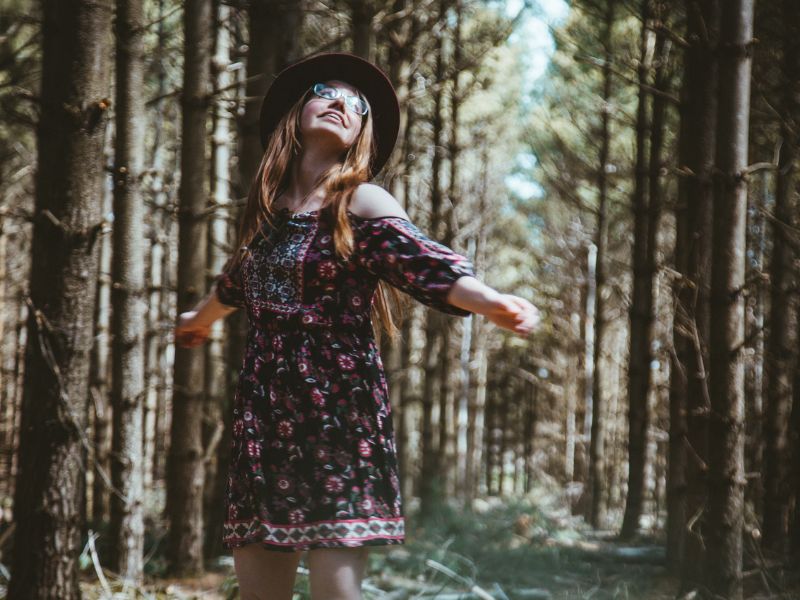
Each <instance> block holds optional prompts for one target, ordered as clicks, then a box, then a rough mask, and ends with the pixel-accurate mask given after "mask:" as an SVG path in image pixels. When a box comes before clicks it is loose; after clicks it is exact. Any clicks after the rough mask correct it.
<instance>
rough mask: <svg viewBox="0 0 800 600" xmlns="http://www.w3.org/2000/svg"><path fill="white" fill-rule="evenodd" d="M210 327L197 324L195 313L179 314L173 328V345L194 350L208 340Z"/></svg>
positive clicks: (192, 311) (193, 311)
mask: <svg viewBox="0 0 800 600" xmlns="http://www.w3.org/2000/svg"><path fill="white" fill-rule="evenodd" d="M210 334H211V326H210V325H205V324H202V323H200V322H198V319H197V311H196V310H190V311H187V312H185V313H181V315H180V316H179V317H178V324H177V325H176V326H175V343H176V344H178V345H179V346H181V347H182V348H194V347H195V346H199V345H200V344H202V343H203V342H205V341H206V340H207V339H208V336H209V335H210Z"/></svg>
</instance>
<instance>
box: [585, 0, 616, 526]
mask: <svg viewBox="0 0 800 600" xmlns="http://www.w3.org/2000/svg"><path fill="white" fill-rule="evenodd" d="M613 27H614V2H613V1H612V0H608V2H607V3H606V10H605V19H604V22H603V51H604V63H603V107H604V109H603V111H602V115H601V125H600V128H601V134H600V164H599V170H598V172H597V190H598V203H597V230H596V232H595V240H594V249H593V250H590V257H591V260H592V261H593V263H594V278H593V281H592V282H591V284H592V293H591V294H589V296H590V297H591V298H592V300H593V301H594V306H593V307H591V308H592V314H593V342H592V355H591V365H592V367H591V396H589V395H588V394H587V400H588V402H587V406H586V414H587V416H588V415H591V424H590V426H589V427H588V430H589V431H590V432H591V438H590V441H589V481H588V488H589V490H590V491H589V493H590V495H591V509H590V510H591V514H590V516H589V522H590V523H591V524H592V527H595V528H602V527H605V523H606V518H607V516H606V515H607V511H608V505H607V503H606V476H605V472H604V471H605V468H606V465H605V437H606V423H605V422H604V419H605V415H604V406H603V388H602V379H601V377H600V375H601V371H600V356H601V353H602V350H603V345H604V344H605V331H606V328H605V317H604V311H605V301H604V298H603V288H604V287H605V277H606V276H605V273H606V269H605V255H606V242H607V237H608V219H607V215H606V210H607V208H606V207H607V205H608V183H609V182H608V179H609V174H608V160H609V153H610V150H611V133H610V131H609V128H610V125H611V106H610V102H611V84H612V79H611V61H612V58H613V53H612V46H611V40H612V37H611V36H612V29H613ZM588 312H589V311H588V310H587V317H588ZM588 363H589V356H588V353H587V364H588ZM587 388H588V384H587Z"/></svg>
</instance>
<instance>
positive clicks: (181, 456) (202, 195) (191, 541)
mask: <svg viewBox="0 0 800 600" xmlns="http://www.w3.org/2000/svg"><path fill="white" fill-rule="evenodd" d="M210 34H211V0H188V1H187V2H186V5H185V13H184V37H185V43H184V44H185V45H184V79H183V94H182V97H181V106H182V108H183V118H182V127H181V128H182V132H181V135H182V138H181V139H182V146H181V183H180V190H179V202H180V209H179V217H178V223H179V227H180V229H179V238H178V306H177V308H178V312H179V313H180V312H184V311H187V310H191V309H192V307H194V306H195V305H196V304H197V302H198V301H199V300H200V299H201V298H202V296H203V293H204V290H205V288H206V217H205V215H206V208H207V198H208V175H207V173H208V163H207V161H206V152H205V149H206V143H207V139H206V121H207V117H208V106H209V92H210V69H209V61H210V58H211V39H210ZM203 358H204V349H203V348H202V347H200V348H183V347H177V348H176V349H175V382H174V386H175V387H174V389H175V391H174V395H173V400H172V426H171V429H170V442H171V443H170V449H169V466H168V478H167V514H168V516H169V521H170V530H169V541H168V546H167V556H168V561H169V570H170V572H171V573H172V574H174V575H193V574H197V573H202V572H203V483H204V464H203V447H202V437H201V436H202V419H203V401H204V390H203V382H204V377H203V373H204V370H205V362H204V360H203Z"/></svg>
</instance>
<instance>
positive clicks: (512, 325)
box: [483, 294, 540, 336]
mask: <svg viewBox="0 0 800 600" xmlns="http://www.w3.org/2000/svg"><path fill="white" fill-rule="evenodd" d="M492 304H493V306H492V308H491V309H490V310H489V311H488V312H485V313H483V314H484V316H485V317H486V318H487V319H489V321H491V322H492V323H494V324H495V325H497V326H498V327H502V328H504V329H509V330H511V331H513V332H514V333H518V334H520V335H522V336H526V335H528V334H529V333H531V332H532V331H533V330H534V329H536V326H537V325H539V320H540V316H539V309H538V308H536V307H535V306H534V305H533V304H531V303H530V302H528V301H527V300H525V298H520V297H519V296H514V295H513V294H500V296H499V297H498V298H497V299H495V301H494V302H493V303H492Z"/></svg>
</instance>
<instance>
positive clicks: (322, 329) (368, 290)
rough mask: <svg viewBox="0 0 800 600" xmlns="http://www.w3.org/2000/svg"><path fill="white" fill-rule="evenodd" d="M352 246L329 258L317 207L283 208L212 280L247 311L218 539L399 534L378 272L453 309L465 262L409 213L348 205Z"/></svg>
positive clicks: (278, 545)
mask: <svg viewBox="0 0 800 600" xmlns="http://www.w3.org/2000/svg"><path fill="white" fill-rule="evenodd" d="M348 214H349V217H350V224H351V227H352V228H353V234H354V241H355V247H354V252H353V254H352V255H351V256H350V258H349V259H347V260H342V259H340V258H338V257H337V255H336V253H335V252H334V248H333V235H332V228H331V227H330V226H329V225H328V224H327V223H326V222H325V219H324V218H323V216H322V215H321V214H320V213H319V212H318V211H309V212H305V213H298V214H295V215H290V214H288V213H286V212H284V213H282V214H281V215H280V217H279V219H278V220H277V222H276V224H275V227H265V228H264V231H263V234H264V235H263V236H262V237H259V238H257V240H256V241H255V242H254V243H253V244H251V246H250V247H249V248H244V249H242V252H244V258H243V260H242V264H241V266H240V267H239V268H238V269H235V270H234V269H232V268H230V266H229V265H230V264H231V263H230V262H229V263H228V265H226V267H225V268H224V269H223V270H222V272H221V273H219V274H218V276H217V277H216V281H215V283H216V286H215V289H216V294H217V297H218V298H219V300H220V302H222V303H224V304H227V305H230V306H237V307H241V308H244V309H246V312H247V318H248V322H249V330H248V337H247V346H246V348H245V356H244V361H243V364H242V369H241V372H240V374H239V379H238V383H237V386H236V393H235V396H234V399H233V419H232V422H233V426H232V429H231V434H232V437H231V442H230V443H231V449H232V453H231V462H230V464H229V466H228V480H227V493H226V502H227V510H226V515H227V516H226V520H225V522H224V528H223V529H224V533H223V543H224V545H225V547H226V548H229V549H230V548H235V547H238V546H242V545H245V544H249V543H260V544H262V545H263V546H264V547H266V548H270V549H274V550H281V551H297V550H303V549H312V548H334V547H354V546H371V545H388V544H402V543H403V542H404V540H405V533H404V524H405V523H404V518H403V512H402V506H403V505H402V498H401V494H400V483H399V476H398V466H397V455H396V448H395V444H394V426H393V422H392V416H393V415H392V409H391V406H390V404H389V395H388V389H387V383H386V377H385V373H384V371H383V362H382V360H381V357H380V353H379V351H378V346H377V343H376V339H375V332H374V330H373V325H372V322H371V319H370V312H371V304H372V299H373V298H374V295H375V290H376V286H377V284H378V281H379V280H383V281H386V282H388V283H389V284H391V285H393V286H395V287H397V288H399V289H401V290H402V291H404V292H406V293H408V294H410V295H411V296H412V297H414V298H415V299H417V300H418V301H420V302H422V303H424V304H426V305H427V306H430V307H432V308H434V309H436V310H440V311H442V312H445V313H447V314H450V315H455V316H462V317H463V316H467V315H469V314H470V313H469V312H468V311H466V310H463V309H460V308H458V307H455V306H453V305H451V304H449V303H448V302H447V301H446V298H447V294H448V292H449V290H450V288H451V287H452V285H453V284H454V283H455V281H456V280H457V279H458V278H459V277H462V276H467V275H474V270H473V266H472V263H471V262H470V261H469V260H468V259H467V258H465V257H464V256H462V255H460V254H458V253H456V252H454V251H453V250H451V249H450V248H447V247H446V246H444V245H442V244H439V243H437V242H435V241H433V240H431V239H430V238H428V237H427V236H425V235H424V234H423V233H422V231H420V230H419V229H418V228H417V227H416V226H415V225H413V224H412V223H411V222H409V221H407V220H406V219H402V218H399V217H379V218H375V219H365V218H362V217H358V216H357V215H355V214H353V213H351V212H349V213H348Z"/></svg>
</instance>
